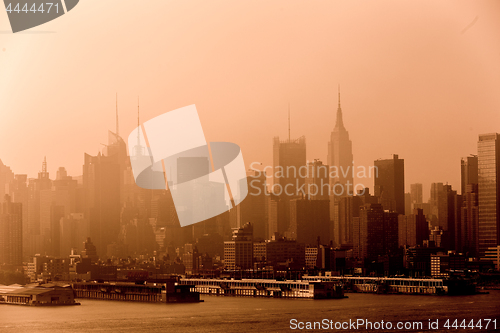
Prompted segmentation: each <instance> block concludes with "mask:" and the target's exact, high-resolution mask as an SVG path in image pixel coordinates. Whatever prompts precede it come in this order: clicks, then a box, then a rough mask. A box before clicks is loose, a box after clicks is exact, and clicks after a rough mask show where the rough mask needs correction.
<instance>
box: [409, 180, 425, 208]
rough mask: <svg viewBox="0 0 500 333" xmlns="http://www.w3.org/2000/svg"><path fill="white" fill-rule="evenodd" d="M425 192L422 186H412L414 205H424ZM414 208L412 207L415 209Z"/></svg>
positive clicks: (412, 201) (417, 184)
mask: <svg viewBox="0 0 500 333" xmlns="http://www.w3.org/2000/svg"><path fill="white" fill-rule="evenodd" d="M422 194H423V191H422V184H420V183H416V184H411V185H410V195H411V203H412V204H421V203H423V199H422V198H423V196H422ZM413 208H414V207H412V209H413Z"/></svg>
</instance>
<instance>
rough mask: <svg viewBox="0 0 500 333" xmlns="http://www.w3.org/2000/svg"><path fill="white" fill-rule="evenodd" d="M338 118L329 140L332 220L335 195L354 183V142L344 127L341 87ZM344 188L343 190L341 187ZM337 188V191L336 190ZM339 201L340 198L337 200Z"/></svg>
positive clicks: (343, 192) (341, 194)
mask: <svg viewBox="0 0 500 333" xmlns="http://www.w3.org/2000/svg"><path fill="white" fill-rule="evenodd" d="M338 103H339V104H338V107H337V120H336V123H335V127H334V128H333V131H332V133H331V134H330V141H329V142H328V154H327V164H328V166H329V167H330V169H331V172H330V176H331V177H330V220H332V221H334V220H335V219H336V218H337V217H336V216H335V213H336V212H337V211H338V210H336V209H334V205H335V201H336V200H335V197H336V196H337V194H339V195H340V196H345V195H346V192H347V190H348V188H347V186H348V185H347V184H348V183H349V184H351V186H352V183H353V176H352V175H353V172H352V168H353V156H352V142H351V140H350V139H349V132H348V131H347V130H346V128H345V127H344V121H343V118H342V108H341V107H340V87H339V96H338ZM335 184H340V185H342V187H339V186H338V185H337V187H335ZM341 188H342V189H343V191H342V192H341V191H340V189H341ZM334 190H335V191H334ZM337 201H338V200H337Z"/></svg>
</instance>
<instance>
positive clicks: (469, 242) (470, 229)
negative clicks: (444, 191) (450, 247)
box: [459, 184, 479, 257]
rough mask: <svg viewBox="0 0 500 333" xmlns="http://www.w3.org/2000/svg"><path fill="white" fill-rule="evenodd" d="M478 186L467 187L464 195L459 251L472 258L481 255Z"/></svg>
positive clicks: (470, 185)
mask: <svg viewBox="0 0 500 333" xmlns="http://www.w3.org/2000/svg"><path fill="white" fill-rule="evenodd" d="M477 186H478V185H477V184H469V185H467V188H466V191H465V194H463V195H462V198H463V202H462V213H461V230H462V232H461V234H460V237H461V238H460V243H459V245H461V248H460V247H459V251H463V252H467V253H469V255H470V256H473V257H475V256H477V255H478V253H479V248H478V246H479V243H478V228H479V224H478V220H479V209H478V193H477Z"/></svg>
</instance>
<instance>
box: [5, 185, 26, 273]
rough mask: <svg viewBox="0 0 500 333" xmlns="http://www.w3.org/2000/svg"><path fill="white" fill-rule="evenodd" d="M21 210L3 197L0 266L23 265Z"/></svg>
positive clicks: (6, 196) (17, 204)
mask: <svg viewBox="0 0 500 333" xmlns="http://www.w3.org/2000/svg"><path fill="white" fill-rule="evenodd" d="M22 215H23V208H22V205H21V204H20V203H13V202H11V198H10V196H9V195H5V197H4V200H3V203H2V204H0V265H2V264H6V265H13V266H20V265H22V263H23V231H22V229H23V216H22Z"/></svg>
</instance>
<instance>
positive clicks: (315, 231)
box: [285, 199, 330, 245]
mask: <svg viewBox="0 0 500 333" xmlns="http://www.w3.org/2000/svg"><path fill="white" fill-rule="evenodd" d="M328 210H329V205H328V200H309V199H294V200H292V201H291V202H290V227H289V228H288V231H287V232H286V233H285V235H286V237H287V238H290V239H295V240H297V242H299V243H305V244H308V245H316V244H317V240H318V238H319V239H320V241H321V243H322V244H327V243H329V242H330V214H329V212H328Z"/></svg>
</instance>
